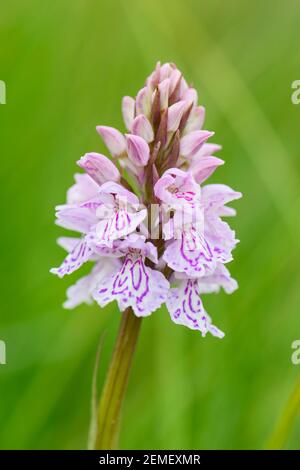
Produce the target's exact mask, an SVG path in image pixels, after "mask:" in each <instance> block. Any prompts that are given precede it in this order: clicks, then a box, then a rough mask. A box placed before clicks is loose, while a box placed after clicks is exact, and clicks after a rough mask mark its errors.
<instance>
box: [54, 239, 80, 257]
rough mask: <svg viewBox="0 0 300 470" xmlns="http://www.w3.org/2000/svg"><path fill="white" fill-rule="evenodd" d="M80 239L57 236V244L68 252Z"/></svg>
mask: <svg viewBox="0 0 300 470" xmlns="http://www.w3.org/2000/svg"><path fill="white" fill-rule="evenodd" d="M80 241H81V238H77V237H59V238H58V239H57V244H58V246H60V247H61V248H63V249H64V250H66V251H67V252H68V253H70V252H71V251H72V250H74V248H75V246H76V245H78V243H79V242H80Z"/></svg>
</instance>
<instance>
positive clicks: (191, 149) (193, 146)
mask: <svg viewBox="0 0 300 470" xmlns="http://www.w3.org/2000/svg"><path fill="white" fill-rule="evenodd" d="M212 135H214V132H209V131H193V132H190V133H189V134H187V135H185V136H184V137H182V139H181V140H180V154H181V155H183V156H184V157H186V158H191V157H192V156H193V155H195V154H196V153H197V152H198V150H199V149H200V148H201V146H202V145H203V144H204V142H206V140H207V139H208V138H209V137H211V136H212Z"/></svg>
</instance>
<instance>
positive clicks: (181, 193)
mask: <svg viewBox="0 0 300 470" xmlns="http://www.w3.org/2000/svg"><path fill="white" fill-rule="evenodd" d="M154 194H155V195H156V197H157V198H158V199H160V200H161V201H162V202H164V203H165V204H169V205H171V206H172V207H174V208H176V207H178V208H179V206H181V205H183V204H188V205H194V204H195V203H196V202H197V201H198V202H199V201H200V195H201V190H200V186H199V185H198V184H197V183H196V182H195V180H194V177H193V175H192V174H191V173H190V172H185V171H183V170H180V169H179V168H170V169H169V170H167V171H166V172H165V173H164V174H163V175H162V177H161V178H160V179H159V180H158V181H157V183H156V184H155V186H154Z"/></svg>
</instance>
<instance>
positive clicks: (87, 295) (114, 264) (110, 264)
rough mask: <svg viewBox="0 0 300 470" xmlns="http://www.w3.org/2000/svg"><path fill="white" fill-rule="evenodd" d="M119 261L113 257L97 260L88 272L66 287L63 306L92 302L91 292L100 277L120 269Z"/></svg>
mask: <svg viewBox="0 0 300 470" xmlns="http://www.w3.org/2000/svg"><path fill="white" fill-rule="evenodd" d="M120 266H121V265H120V261H119V260H117V259H113V258H110V259H108V258H104V259H103V260H101V261H99V262H98V263H97V264H96V265H95V266H94V268H93V269H92V271H91V272H90V274H88V275H87V276H84V277H82V278H80V279H79V280H78V281H77V282H76V283H75V284H74V285H73V286H70V287H69V288H68V289H67V300H66V301H65V302H64V305H63V306H64V308H67V309H72V308H75V307H77V306H78V305H80V304H82V303H86V304H91V303H92V302H93V297H92V292H93V290H94V289H95V287H96V286H97V285H98V284H99V282H101V280H102V279H104V278H105V277H107V276H109V275H111V274H112V273H113V272H116V271H117V270H119V269H120Z"/></svg>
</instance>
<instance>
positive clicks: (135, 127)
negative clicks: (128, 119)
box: [132, 114, 154, 143]
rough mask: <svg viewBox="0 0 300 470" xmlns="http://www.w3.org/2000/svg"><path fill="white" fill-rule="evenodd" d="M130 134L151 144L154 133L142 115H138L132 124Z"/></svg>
mask: <svg viewBox="0 0 300 470" xmlns="http://www.w3.org/2000/svg"><path fill="white" fill-rule="evenodd" d="M132 133H133V134H136V135H138V136H140V137H142V138H143V139H144V140H145V141H146V142H148V143H149V142H152V141H153V139H154V132H153V129H152V126H151V124H150V122H149V120H148V119H147V118H146V116H144V115H143V114H139V115H138V116H137V117H136V118H135V119H134V121H133V123H132Z"/></svg>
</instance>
